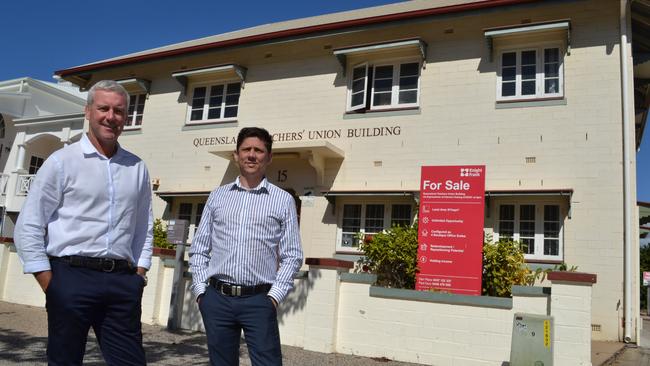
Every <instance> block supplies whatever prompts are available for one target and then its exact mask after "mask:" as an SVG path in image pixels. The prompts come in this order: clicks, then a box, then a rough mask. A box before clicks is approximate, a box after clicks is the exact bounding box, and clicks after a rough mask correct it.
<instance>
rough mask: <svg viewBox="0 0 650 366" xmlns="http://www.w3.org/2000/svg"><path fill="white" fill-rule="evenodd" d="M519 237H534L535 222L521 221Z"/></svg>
mask: <svg viewBox="0 0 650 366" xmlns="http://www.w3.org/2000/svg"><path fill="white" fill-rule="evenodd" d="M519 235H520V236H526V237H528V236H530V237H533V236H535V221H532V222H531V221H521V222H520V223H519Z"/></svg>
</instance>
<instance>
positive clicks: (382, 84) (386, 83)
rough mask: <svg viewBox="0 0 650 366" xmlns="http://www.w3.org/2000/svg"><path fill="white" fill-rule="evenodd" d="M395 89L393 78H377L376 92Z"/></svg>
mask: <svg viewBox="0 0 650 366" xmlns="http://www.w3.org/2000/svg"><path fill="white" fill-rule="evenodd" d="M392 89H393V80H392V79H375V93H377V92H389V91H391V90H392Z"/></svg>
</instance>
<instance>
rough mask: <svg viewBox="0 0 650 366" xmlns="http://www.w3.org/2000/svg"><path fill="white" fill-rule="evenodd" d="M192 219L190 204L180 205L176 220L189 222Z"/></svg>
mask: <svg viewBox="0 0 650 366" xmlns="http://www.w3.org/2000/svg"><path fill="white" fill-rule="evenodd" d="M191 217H192V204H191V203H181V205H180V207H179V208H178V219H179V220H187V221H188V222H189V221H190V218H191Z"/></svg>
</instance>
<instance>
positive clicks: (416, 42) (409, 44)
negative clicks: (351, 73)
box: [333, 39, 427, 76]
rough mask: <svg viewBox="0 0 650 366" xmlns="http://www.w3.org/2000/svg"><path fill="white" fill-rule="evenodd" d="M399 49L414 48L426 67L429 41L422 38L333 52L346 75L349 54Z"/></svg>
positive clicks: (407, 49) (341, 49)
mask: <svg viewBox="0 0 650 366" xmlns="http://www.w3.org/2000/svg"><path fill="white" fill-rule="evenodd" d="M397 50H405V51H409V50H412V51H413V52H414V53H416V54H418V55H419V56H420V57H421V59H422V65H423V67H424V65H425V62H426V58H427V43H426V42H424V41H423V40H421V39H405V40H398V41H391V42H384V43H374V44H368V45H360V46H353V47H346V48H339V49H336V50H334V52H333V53H334V56H336V58H337V59H338V60H339V63H340V64H341V67H343V76H345V72H346V68H347V62H348V61H347V57H348V56H352V55H359V54H372V53H376V52H385V51H397Z"/></svg>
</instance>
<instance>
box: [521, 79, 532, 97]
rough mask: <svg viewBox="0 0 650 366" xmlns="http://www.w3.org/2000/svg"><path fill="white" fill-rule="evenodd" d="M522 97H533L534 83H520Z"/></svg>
mask: <svg viewBox="0 0 650 366" xmlns="http://www.w3.org/2000/svg"><path fill="white" fill-rule="evenodd" d="M521 94H522V95H535V81H524V82H522V83H521Z"/></svg>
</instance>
